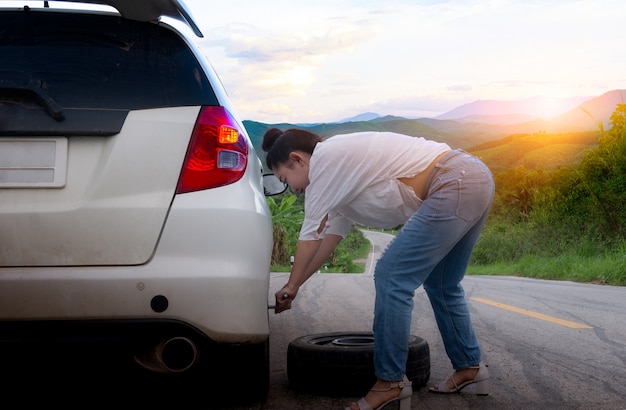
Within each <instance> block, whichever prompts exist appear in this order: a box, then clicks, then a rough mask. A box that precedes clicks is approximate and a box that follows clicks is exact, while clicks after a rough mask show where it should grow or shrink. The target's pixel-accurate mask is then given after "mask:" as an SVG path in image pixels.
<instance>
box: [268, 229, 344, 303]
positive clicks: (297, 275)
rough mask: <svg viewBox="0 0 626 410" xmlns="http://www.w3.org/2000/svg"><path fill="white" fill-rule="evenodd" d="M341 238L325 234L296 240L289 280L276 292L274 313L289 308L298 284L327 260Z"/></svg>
mask: <svg viewBox="0 0 626 410" xmlns="http://www.w3.org/2000/svg"><path fill="white" fill-rule="evenodd" d="M341 239H343V238H342V237H341V236H339V235H333V234H327V235H326V236H324V239H322V240H318V241H298V245H297V246H296V255H295V257H294V261H293V267H292V269H291V274H290V275H289V280H288V281H287V284H285V286H283V288H282V289H281V290H279V291H278V292H276V295H275V296H276V307H275V308H274V313H280V312H282V311H284V310H287V309H291V301H292V300H294V299H295V298H296V295H297V294H298V290H299V289H300V286H302V284H303V283H304V282H306V281H307V280H308V279H309V278H310V277H311V276H312V275H313V274H314V273H315V272H317V270H318V269H319V268H320V267H321V266H322V265H323V264H324V262H326V261H327V260H328V257H329V256H330V254H331V253H332V252H333V251H334V250H335V248H336V247H337V245H338V244H339V242H340V241H341Z"/></svg>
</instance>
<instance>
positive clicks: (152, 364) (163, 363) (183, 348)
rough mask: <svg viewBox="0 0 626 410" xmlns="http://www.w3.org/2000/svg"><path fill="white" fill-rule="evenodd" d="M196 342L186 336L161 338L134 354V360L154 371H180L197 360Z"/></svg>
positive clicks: (186, 368) (191, 365) (188, 367)
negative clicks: (149, 346)
mask: <svg viewBox="0 0 626 410" xmlns="http://www.w3.org/2000/svg"><path fill="white" fill-rule="evenodd" d="M198 356H199V351H198V348H197V346H196V344H195V343H194V342H193V341H192V340H191V339H189V338H187V337H182V336H177V337H172V338H169V339H162V340H160V341H159V342H158V343H156V344H155V345H152V346H151V348H149V349H144V350H142V351H141V352H139V353H136V354H135V355H134V359H135V362H136V363H137V364H139V365H140V366H141V367H143V368H144V369H146V370H149V371H151V372H155V373H181V372H184V371H186V370H189V369H190V368H191V367H193V365H194V364H196V362H197V361H198Z"/></svg>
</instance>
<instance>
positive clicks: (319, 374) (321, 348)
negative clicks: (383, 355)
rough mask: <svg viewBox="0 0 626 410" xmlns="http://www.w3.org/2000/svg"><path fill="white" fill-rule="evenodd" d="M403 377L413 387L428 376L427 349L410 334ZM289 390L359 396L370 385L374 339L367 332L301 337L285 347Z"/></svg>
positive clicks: (420, 339) (319, 334) (374, 377)
mask: <svg viewBox="0 0 626 410" xmlns="http://www.w3.org/2000/svg"><path fill="white" fill-rule="evenodd" d="M406 376H407V377H408V379H409V380H411V382H412V383H413V388H414V389H415V388H418V387H421V386H424V385H425V384H426V383H427V382H428V379H429V377H430V350H429V347H428V343H427V342H426V341H425V340H424V339H422V338H421V337H418V336H415V335H410V338H409V355H408V360H407V365H406ZM287 378H288V380H289V386H290V388H292V389H294V390H299V391H307V392H313V393H324V394H339V395H362V394H363V393H364V392H367V391H368V390H369V389H370V388H371V387H372V385H373V384H374V382H375V381H376V376H375V374H374V337H373V334H372V333H371V332H331V333H318V334H312V335H307V336H302V337H299V338H297V339H294V340H292V341H291V343H289V346H288V348H287Z"/></svg>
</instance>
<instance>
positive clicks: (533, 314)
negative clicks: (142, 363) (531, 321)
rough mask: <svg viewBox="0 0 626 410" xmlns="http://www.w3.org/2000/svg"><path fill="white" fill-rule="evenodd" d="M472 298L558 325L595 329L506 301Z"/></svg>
mask: <svg viewBox="0 0 626 410" xmlns="http://www.w3.org/2000/svg"><path fill="white" fill-rule="evenodd" d="M471 300H473V301H475V302H480V303H484V304H486V305H491V306H495V307H497V308H500V309H504V310H510V311H511V312H515V313H519V314H522V315H526V316H530V317H534V318H535V319H541V320H545V321H546V322H551V323H556V324H557V325H562V326H567V327H571V328H573V329H593V328H592V327H591V326H587V325H581V324H580V323H575V322H570V321H569V320H563V319H559V318H556V317H554V316H548V315H543V314H541V313H537V312H533V311H530V310H526V309H520V308H517V307H515V306H510V305H505V304H504V303H498V302H494V301H492V300H489V299H483V298H471Z"/></svg>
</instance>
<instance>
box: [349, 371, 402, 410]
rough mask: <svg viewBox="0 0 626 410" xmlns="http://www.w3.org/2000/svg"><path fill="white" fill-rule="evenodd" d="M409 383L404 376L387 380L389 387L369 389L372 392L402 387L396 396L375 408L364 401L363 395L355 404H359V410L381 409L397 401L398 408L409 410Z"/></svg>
mask: <svg viewBox="0 0 626 410" xmlns="http://www.w3.org/2000/svg"><path fill="white" fill-rule="evenodd" d="M411 384H412V383H411V381H409V379H408V378H407V377H406V376H404V379H402V381H399V382H389V387H387V388H386V389H370V391H374V392H386V391H389V390H391V389H402V390H400V394H399V395H398V397H394V398H393V399H390V400H387V401H386V402H384V403H383V404H381V405H380V406H378V407H376V408H375V409H372V407H371V406H370V405H369V403H368V402H366V401H365V397H361V398H360V399H359V401H357V402H356V404H358V405H359V410H381V409H382V408H383V407H385V406H386V405H388V404H389V403H392V402H394V401H399V403H400V410H411V395H412V394H413V388H412V387H411ZM346 410H350V407H346Z"/></svg>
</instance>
